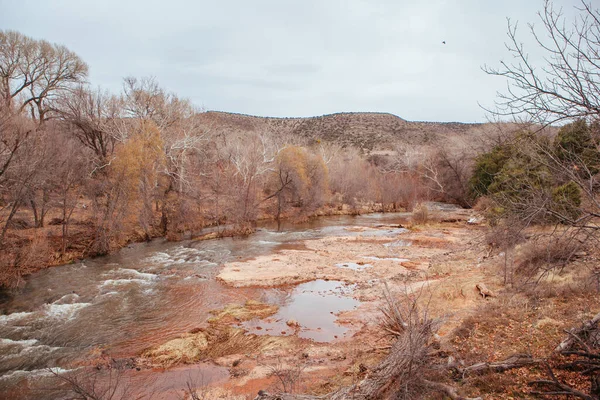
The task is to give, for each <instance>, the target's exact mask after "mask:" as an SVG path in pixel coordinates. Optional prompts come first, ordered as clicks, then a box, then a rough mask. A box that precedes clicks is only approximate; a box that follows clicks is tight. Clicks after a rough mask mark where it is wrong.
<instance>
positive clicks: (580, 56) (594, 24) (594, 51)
mask: <svg viewBox="0 0 600 400" xmlns="http://www.w3.org/2000/svg"><path fill="white" fill-rule="evenodd" d="M577 11H578V14H577V16H576V17H575V19H574V20H573V21H566V20H565V18H564V16H563V13H562V10H561V9H558V10H557V9H556V8H555V7H554V5H553V3H552V2H551V1H550V0H545V2H544V7H543V10H542V11H541V12H539V13H538V15H539V18H540V21H541V23H542V26H541V29H538V28H537V27H536V26H534V25H533V24H528V28H529V31H530V33H531V35H532V37H533V39H534V40H535V43H536V44H537V46H538V47H539V49H540V50H541V51H542V52H543V53H544V55H545V57H544V58H543V63H544V64H543V65H541V66H540V65H536V64H535V63H534V61H533V60H532V59H531V57H530V56H529V54H528V52H527V50H526V49H525V47H524V45H523V44H522V42H521V40H520V39H519V37H518V36H517V24H513V23H512V22H511V21H510V20H509V21H508V38H509V40H508V43H507V48H508V51H509V52H510V54H511V56H512V57H513V59H514V60H515V61H513V62H505V61H502V62H501V65H500V67H498V68H494V67H490V66H484V67H483V69H484V71H485V72H486V73H488V74H491V75H497V76H501V77H504V78H506V79H507V80H508V88H507V91H506V92H505V93H499V98H498V101H497V108H496V109H495V110H492V113H493V114H495V115H498V116H514V117H519V118H526V119H527V120H529V121H531V122H535V123H542V124H544V125H545V124H550V123H554V122H558V121H563V120H573V119H576V118H590V119H594V120H596V119H598V118H599V117H600V72H599V71H600V11H599V10H598V9H595V8H594V7H593V6H592V3H591V2H586V1H584V0H582V1H581V3H580V6H579V7H577Z"/></svg>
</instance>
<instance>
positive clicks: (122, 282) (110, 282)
mask: <svg viewBox="0 0 600 400" xmlns="http://www.w3.org/2000/svg"><path fill="white" fill-rule="evenodd" d="M130 283H137V284H140V285H151V284H152V282H150V281H148V280H146V279H139V278H131V279H107V280H105V281H104V282H102V283H101V284H100V285H99V286H98V287H100V288H102V287H105V286H118V285H128V284H130Z"/></svg>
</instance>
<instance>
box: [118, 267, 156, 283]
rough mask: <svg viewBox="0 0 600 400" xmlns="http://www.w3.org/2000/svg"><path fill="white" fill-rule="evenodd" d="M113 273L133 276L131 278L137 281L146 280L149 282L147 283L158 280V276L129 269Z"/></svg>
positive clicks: (121, 269)
mask: <svg viewBox="0 0 600 400" xmlns="http://www.w3.org/2000/svg"><path fill="white" fill-rule="evenodd" d="M115 272H120V273H124V274H129V275H133V276H136V277H137V278H139V279H146V280H149V281H152V280H155V279H158V275H156V274H150V273H147V272H140V271H137V270H135V269H130V268H119V269H117V270H116V271H115Z"/></svg>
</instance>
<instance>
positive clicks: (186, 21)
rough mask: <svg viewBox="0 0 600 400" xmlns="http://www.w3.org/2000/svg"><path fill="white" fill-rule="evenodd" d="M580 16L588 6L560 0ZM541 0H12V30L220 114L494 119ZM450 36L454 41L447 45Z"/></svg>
mask: <svg viewBox="0 0 600 400" xmlns="http://www.w3.org/2000/svg"><path fill="white" fill-rule="evenodd" d="M554 3H555V4H556V5H557V6H562V7H564V10H565V12H566V13H567V14H572V13H573V6H574V5H577V4H578V1H574V0H572V1H568V0H557V1H555V2H554ZM542 6H543V2H542V0H531V1H529V0H528V1H523V0H505V1H496V0H494V1H490V0H454V1H450V0H446V1H444V0H428V1H419V0H404V1H402V0H302V1H282V0H253V1H247V0H218V1H205V0H202V1H181V0H169V1H164V0H161V1H154V0H135V1H134V0H118V1H117V0H103V1H93V2H92V1H81V0H53V1H43V0H20V1H15V0H0V29H11V30H17V31H20V32H21V33H23V34H26V35H28V36H32V37H34V38H37V39H46V40H48V41H50V42H55V43H60V44H64V45H66V46H67V47H68V48H69V49H71V50H73V51H75V52H76V53H77V54H79V55H80V56H81V57H82V58H83V59H84V60H85V61H86V62H87V63H88V64H89V66H90V77H89V80H90V82H91V84H92V85H94V86H101V87H103V88H106V89H109V90H110V91H113V92H118V91H120V89H121V86H122V80H123V77H125V76H136V77H142V76H154V77H155V78H156V79H157V80H158V81H159V83H160V84H161V85H162V86H163V87H165V88H166V89H168V90H170V91H173V92H175V93H177V94H178V95H179V96H181V97H187V98H189V99H191V100H192V101H193V102H194V103H195V104H196V105H198V106H200V107H204V108H206V109H209V110H221V111H230V112H238V113H245V114H253V115H262V116H279V117H285V116H313V115H321V114H327V113H333V112H342V111H381V112H390V113H393V114H396V115H398V116H400V117H402V118H405V119H408V120H427V121H461V122H483V121H485V120H486V112H485V111H484V110H483V109H482V108H481V107H480V104H481V105H483V106H488V107H491V106H493V103H494V99H495V96H496V92H497V91H499V90H503V89H504V88H505V87H506V81H504V80H503V79H502V78H499V77H493V76H488V75H486V74H485V73H484V72H483V71H482V70H481V67H482V66H483V65H484V64H488V65H491V66H498V65H499V62H500V60H506V61H510V59H511V56H510V55H509V54H508V52H507V51H506V48H505V46H504V43H505V42H506V41H507V39H508V38H507V36H506V32H507V20H506V18H507V17H510V18H511V20H513V21H517V20H518V21H519V23H520V24H519V27H520V32H521V34H522V35H521V37H522V38H523V42H524V43H525V45H526V46H528V47H529V48H530V49H531V53H532V59H533V60H538V59H539V58H540V57H541V55H540V53H539V52H537V51H534V50H535V49H534V47H533V44H532V43H531V39H530V38H529V36H528V35H527V26H526V23H527V22H535V23H537V24H538V25H539V19H538V17H537V16H536V12H537V11H539V10H541V9H542ZM444 41H445V42H446V44H444V43H443V42H444Z"/></svg>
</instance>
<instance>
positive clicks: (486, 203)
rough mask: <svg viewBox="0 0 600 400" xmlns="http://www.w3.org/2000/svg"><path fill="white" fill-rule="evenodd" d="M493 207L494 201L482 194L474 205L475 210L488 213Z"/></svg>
mask: <svg viewBox="0 0 600 400" xmlns="http://www.w3.org/2000/svg"><path fill="white" fill-rule="evenodd" d="M493 207H494V202H493V201H492V200H491V199H490V198H489V197H486V196H482V197H480V198H478V199H477V202H476V203H475V205H474V206H473V210H475V211H479V212H481V213H486V212H487V211H489V210H490V209H492V208H493Z"/></svg>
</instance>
